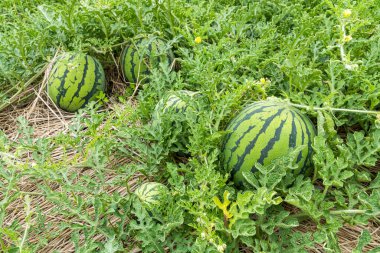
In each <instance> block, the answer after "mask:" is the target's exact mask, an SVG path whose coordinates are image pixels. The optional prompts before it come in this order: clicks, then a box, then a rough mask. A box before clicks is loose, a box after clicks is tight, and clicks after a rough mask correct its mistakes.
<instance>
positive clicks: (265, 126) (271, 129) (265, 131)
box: [222, 100, 315, 186]
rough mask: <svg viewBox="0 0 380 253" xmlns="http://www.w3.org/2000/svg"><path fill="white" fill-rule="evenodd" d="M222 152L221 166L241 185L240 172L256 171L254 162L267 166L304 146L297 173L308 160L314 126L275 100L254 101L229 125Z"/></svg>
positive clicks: (308, 163)
mask: <svg viewBox="0 0 380 253" xmlns="http://www.w3.org/2000/svg"><path fill="white" fill-rule="evenodd" d="M227 131H230V133H229V134H228V135H227V136H226V138H225V142H224V147H223V151H222V158H223V163H224V167H225V168H226V169H227V170H228V171H230V172H231V177H232V178H233V180H234V182H235V184H237V185H239V186H241V185H242V182H243V180H244V177H243V175H242V172H243V171H251V172H255V171H256V167H255V164H256V163H260V164H262V165H268V164H270V163H271V161H273V160H274V159H276V158H279V157H281V156H284V155H286V154H287V153H288V152H289V149H290V148H296V147H297V146H300V145H305V146H306V148H304V149H303V150H302V151H300V153H299V154H298V156H297V158H296V162H297V164H298V171H296V173H300V172H301V171H302V170H304V169H305V168H306V167H307V166H309V165H310V163H311V156H312V142H313V139H314V136H315V129H314V126H313V124H312V123H311V121H310V119H309V118H308V117H307V116H305V115H304V114H302V113H301V112H300V111H299V110H297V109H295V108H294V107H291V106H289V105H288V104H285V103H282V102H281V101H278V100H266V101H260V102H255V103H253V104H251V105H249V106H247V107H246V108H245V109H244V110H243V111H241V112H240V113H239V114H238V115H237V116H236V117H235V118H234V119H233V120H232V121H231V122H230V124H229V125H228V127H227Z"/></svg>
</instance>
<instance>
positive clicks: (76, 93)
mask: <svg viewBox="0 0 380 253" xmlns="http://www.w3.org/2000/svg"><path fill="white" fill-rule="evenodd" d="M87 70H88V55H86V56H85V64H84V67H83V76H82V80H81V81H80V83H79V84H78V87H77V90H76V91H75V93H74V95H73V96H72V98H71V100H70V102H69V105H68V107H67V108H70V105H71V103H72V102H73V100H74V98H75V97H79V92H80V90H81V89H82V87H83V85H85V83H84V82H85V80H86V76H87Z"/></svg>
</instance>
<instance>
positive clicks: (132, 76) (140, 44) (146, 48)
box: [120, 38, 174, 83]
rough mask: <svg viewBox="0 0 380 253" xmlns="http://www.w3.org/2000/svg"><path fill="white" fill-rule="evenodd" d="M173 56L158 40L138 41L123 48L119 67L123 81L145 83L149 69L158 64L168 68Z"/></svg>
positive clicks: (145, 39) (146, 39) (162, 42)
mask: <svg viewBox="0 0 380 253" xmlns="http://www.w3.org/2000/svg"><path fill="white" fill-rule="evenodd" d="M173 59H174V56H173V53H172V51H171V50H167V47H166V45H165V42H164V41H163V40H161V39H159V38H143V39H139V40H137V41H135V42H133V43H131V44H130V45H128V46H127V47H125V48H124V50H123V52H122V53H121V57H120V65H121V68H122V73H123V76H124V79H125V80H126V81H128V82H130V83H137V82H141V83H145V82H147V80H148V76H149V74H150V69H152V67H157V66H158V65H159V63H160V62H166V63H167V64H168V66H170V65H171V64H172V62H173Z"/></svg>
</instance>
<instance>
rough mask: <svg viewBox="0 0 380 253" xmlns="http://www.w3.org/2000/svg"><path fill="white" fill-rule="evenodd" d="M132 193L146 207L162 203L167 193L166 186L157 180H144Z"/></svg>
mask: <svg viewBox="0 0 380 253" xmlns="http://www.w3.org/2000/svg"><path fill="white" fill-rule="evenodd" d="M134 194H135V195H136V196H137V197H138V198H139V199H140V201H141V203H142V204H143V205H144V206H146V207H148V208H153V207H155V206H158V205H160V204H161V203H162V200H163V199H164V197H165V195H166V194H168V188H167V187H166V186H165V185H163V184H161V183H157V182H146V183H143V184H141V185H140V186H139V187H138V188H137V189H136V190H135V191H134Z"/></svg>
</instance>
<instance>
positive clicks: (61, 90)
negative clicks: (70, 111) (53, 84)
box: [56, 67, 69, 107]
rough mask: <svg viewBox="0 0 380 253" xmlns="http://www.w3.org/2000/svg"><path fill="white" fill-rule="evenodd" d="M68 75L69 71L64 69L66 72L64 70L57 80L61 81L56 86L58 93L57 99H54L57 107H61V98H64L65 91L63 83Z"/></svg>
mask: <svg viewBox="0 0 380 253" xmlns="http://www.w3.org/2000/svg"><path fill="white" fill-rule="evenodd" d="M68 73H69V69H68V68H67V67H66V70H65V72H63V75H62V77H59V78H58V80H60V81H61V83H60V84H59V86H58V93H57V97H56V100H57V105H58V106H59V107H61V97H64V96H66V92H67V89H65V81H66V77H67V75H68Z"/></svg>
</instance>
